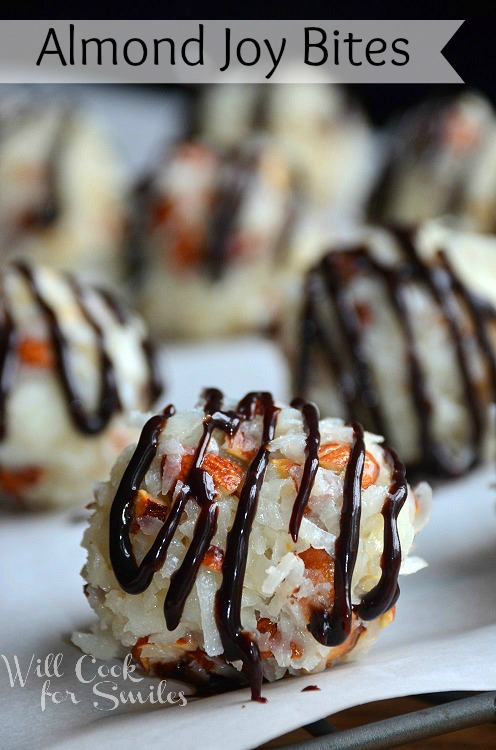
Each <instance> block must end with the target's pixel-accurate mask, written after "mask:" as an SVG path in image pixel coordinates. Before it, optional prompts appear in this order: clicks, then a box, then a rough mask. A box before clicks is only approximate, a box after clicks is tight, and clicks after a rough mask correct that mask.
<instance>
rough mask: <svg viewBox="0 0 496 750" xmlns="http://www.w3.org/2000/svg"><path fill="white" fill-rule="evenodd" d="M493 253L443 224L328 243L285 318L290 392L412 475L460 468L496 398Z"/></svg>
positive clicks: (479, 451) (479, 441)
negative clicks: (356, 430) (352, 425)
mask: <svg viewBox="0 0 496 750" xmlns="http://www.w3.org/2000/svg"><path fill="white" fill-rule="evenodd" d="M495 252H496V240H495V239H494V238H491V239H489V238H485V237H481V236H478V235H473V234H470V233H461V232H457V231H455V230H452V229H450V228H449V227H447V226H443V225H442V224H441V223H433V224H428V225H425V226H424V227H420V228H419V229H417V230H388V229H379V228H376V229H369V230H364V231H363V232H362V233H361V236H359V237H358V238H357V241H356V242H354V243H348V244H345V245H332V246H330V247H329V249H328V252H327V253H326V254H325V255H324V257H323V258H322V259H321V260H320V261H319V263H317V264H316V265H315V266H314V267H313V268H312V269H311V270H310V271H309V273H308V274H307V276H306V279H305V281H304V284H303V286H302V288H301V295H300V298H299V301H298V303H297V304H295V306H294V307H293V309H292V311H291V314H289V313H288V316H287V325H286V328H285V331H284V341H285V347H286V350H287V352H288V355H289V358H290V361H291V367H292V372H293V388H294V392H295V393H297V394H299V395H301V396H304V397H308V398H313V399H315V401H316V402H317V403H318V404H319V406H320V408H321V410H322V412H323V413H324V414H326V415H328V414H338V415H340V416H343V417H345V418H347V419H350V420H351V419H353V420H355V419H358V420H360V421H362V422H363V424H364V425H366V426H367V428H368V429H369V430H372V431H374V432H377V433H379V434H383V435H385V436H386V439H387V440H388V442H390V443H391V444H392V445H394V446H395V447H396V448H397V449H398V451H399V452H400V454H401V455H402V456H403V458H404V460H405V462H406V463H407V465H409V466H410V467H421V468H422V469H423V470H427V471H429V472H432V473H434V474H440V475H446V476H456V475H459V474H462V473H463V472H465V471H467V470H468V469H469V468H471V467H472V466H474V465H475V464H476V463H478V462H479V461H480V460H482V458H483V457H484V455H485V453H486V450H487V447H488V441H489V440H490V432H491V429H490V428H491V416H490V405H491V403H492V402H494V400H495V398H496V309H495V307H494V306H493V304H494V302H495V301H496V300H495V295H494V289H495V287H494V279H496V254H495ZM491 290H492V291H491ZM295 331H298V333H296V334H295Z"/></svg>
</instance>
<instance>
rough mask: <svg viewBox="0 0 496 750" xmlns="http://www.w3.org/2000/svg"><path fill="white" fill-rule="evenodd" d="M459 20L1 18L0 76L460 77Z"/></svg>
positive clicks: (50, 79)
mask: <svg viewBox="0 0 496 750" xmlns="http://www.w3.org/2000/svg"><path fill="white" fill-rule="evenodd" d="M462 23H463V21H453V20H444V21H379V20H373V21H342V20H339V21H72V22H71V21H1V23H0V83H34V82H39V83H66V82H72V83H92V82H99V83H110V82H116V83H221V82H226V83H227V82H229V83H282V82H286V83H291V82H296V81H298V82H313V81H322V82H335V81H337V82H340V83H463V81H462V79H461V78H460V76H459V75H458V74H457V73H456V71H455V70H454V69H453V68H452V67H451V65H450V64H449V63H448V61H447V60H446V59H445V58H444V57H443V55H442V53H441V50H442V49H443V47H444V46H445V45H446V44H447V43H448V41H449V40H450V38H451V37H452V36H453V34H455V32H456V31H457V30H458V29H459V28H460V26H461V25H462Z"/></svg>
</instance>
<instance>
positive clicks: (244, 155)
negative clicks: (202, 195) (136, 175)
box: [128, 139, 297, 282]
mask: <svg viewBox="0 0 496 750" xmlns="http://www.w3.org/2000/svg"><path fill="white" fill-rule="evenodd" d="M191 143H192V144H196V147H197V148H201V149H208V146H206V145H204V144H202V143H201V141H200V142H199V141H192V142H191ZM198 144H200V145H198ZM264 148H265V144H264V142H263V141H258V140H256V139H254V140H252V141H250V142H249V143H248V144H246V145H245V146H244V147H243V148H231V149H228V150H226V151H224V152H219V153H217V154H216V162H217V166H216V178H215V182H214V184H213V185H212V186H211V198H210V209H209V212H208V216H207V217H206V221H205V223H204V226H203V228H202V231H201V232H200V233H199V234H198V236H197V237H196V238H195V253H194V258H195V259H199V262H200V263H201V268H202V270H203V272H204V274H205V276H206V277H207V279H208V280H209V281H211V282H217V281H219V280H220V279H222V278H223V276H224V274H225V272H226V270H227V269H228V267H229V264H230V263H231V261H232V258H233V256H234V255H235V254H236V251H237V247H236V244H237V242H236V240H237V234H238V230H239V227H238V225H239V222H240V217H241V215H242V213H243V209H244V206H245V204H246V201H247V200H249V197H250V195H251V192H252V191H253V189H254V188H256V187H257V185H256V180H257V176H258V175H259V174H262V177H263V171H264V170H263V169H262V168H261V160H262V157H263V153H264V152H263V149H264ZM213 153H214V155H215V152H213ZM174 158H178V159H181V158H182V157H181V144H179V146H178V149H177V152H176V155H174V154H173V155H172V162H173V161H174ZM168 168H169V165H168V164H167V163H166V164H165V165H164V166H162V169H168ZM294 182H295V181H294V180H293V183H294ZM287 190H288V195H287V197H286V202H285V206H284V208H283V209H282V210H283V211H284V217H283V220H282V221H281V226H280V227H279V228H278V231H277V232H276V233H275V237H274V238H273V240H272V247H271V251H272V257H273V258H278V257H279V256H280V255H281V254H282V253H283V252H284V251H285V250H286V247H287V243H288V238H289V237H290V235H291V231H292V228H293V226H294V223H295V221H296V218H297V195H296V193H297V186H296V184H291V185H290V186H288V188H287ZM134 193H135V198H134V203H135V209H136V210H135V216H134V219H133V221H132V222H131V227H130V232H129V238H128V239H129V243H128V244H129V247H128V254H129V257H130V261H129V262H130V264H131V265H132V267H133V269H134V266H135V265H136V262H135V261H136V257H137V255H139V252H138V251H139V249H140V245H141V240H140V236H141V235H143V234H147V233H149V232H150V231H151V230H152V229H153V225H154V222H155V221H156V218H155V217H156V215H157V214H160V207H161V206H163V205H167V204H168V201H169V199H170V195H169V194H168V193H167V192H165V193H164V192H163V190H162V189H161V188H160V186H159V185H157V180H156V179H155V177H154V175H153V174H148V175H147V176H146V178H144V179H143V180H142V181H140V183H139V184H138V185H137V186H136V188H135V191H134ZM171 200H172V202H174V200H175V198H174V195H172V199H171ZM165 213H166V216H167V218H165V219H164V218H161V219H160V221H159V223H162V222H164V224H165V225H167V222H168V221H169V218H168V215H167V212H165ZM180 213H181V212H180ZM175 221H176V223H175V222H171V228H170V231H169V233H168V232H165V233H164V234H165V236H166V239H165V250H167V248H168V247H169V246H170V245H169V242H170V243H171V244H173V241H174V234H175V233H176V232H177V221H184V219H181V217H180V218H179V219H177V220H175ZM169 235H170V236H169ZM191 262H192V263H193V262H194V261H193V260H192V261H191Z"/></svg>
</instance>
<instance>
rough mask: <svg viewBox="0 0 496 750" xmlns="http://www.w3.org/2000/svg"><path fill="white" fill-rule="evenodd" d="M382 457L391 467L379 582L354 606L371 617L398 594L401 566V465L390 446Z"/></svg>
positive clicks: (403, 486) (405, 490)
mask: <svg viewBox="0 0 496 750" xmlns="http://www.w3.org/2000/svg"><path fill="white" fill-rule="evenodd" d="M384 452H385V454H386V458H387V460H388V462H389V464H390V466H391V467H392V477H391V484H390V486H389V490H388V494H387V498H386V500H385V502H384V505H383V506H382V511H381V512H382V517H383V518H384V551H383V553H382V557H381V570H382V573H381V577H380V580H379V583H377V585H376V586H374V588H373V589H372V590H371V591H369V592H368V593H367V594H365V596H364V597H363V599H362V601H361V603H360V604H359V606H358V608H357V614H358V616H359V617H361V618H362V620H375V618H376V617H380V615H382V614H383V613H384V612H387V610H388V609H390V608H391V607H392V606H393V605H394V604H395V603H396V601H397V599H398V597H399V595H400V588H399V586H398V575H399V572H400V566H401V544H400V537H399V534H398V516H399V514H400V511H401V509H402V507H403V506H404V504H405V502H406V498H407V496H408V487H407V484H406V477H405V467H404V465H403V463H402V462H401V461H400V459H399V458H398V454H397V453H396V451H394V450H393V449H392V448H388V447H387V446H386V447H385V448H384Z"/></svg>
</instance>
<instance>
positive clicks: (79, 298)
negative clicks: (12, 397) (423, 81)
mask: <svg viewBox="0 0 496 750" xmlns="http://www.w3.org/2000/svg"><path fill="white" fill-rule="evenodd" d="M11 268H12V271H14V272H16V273H17V274H19V276H21V278H22V279H23V280H24V282H25V283H26V284H27V286H28V288H29V291H30V293H31V295H32V297H33V299H34V301H35V303H36V305H37V307H38V309H39V311H40V314H41V316H42V318H43V320H44V322H45V324H46V326H47V329H48V336H49V339H50V342H51V345H52V348H53V352H54V357H55V374H56V375H57V376H58V379H59V382H60V386H61V389H62V392H63V394H64V397H65V403H66V406H67V410H68V412H69V416H70V418H71V420H72V422H73V424H74V427H75V428H76V429H77V430H79V431H80V432H82V433H84V434H87V435H95V434H98V433H100V432H101V431H102V430H104V429H105V427H106V426H107V425H108V423H109V421H110V419H111V418H112V417H113V416H114V414H116V413H117V412H118V411H120V410H121V408H122V405H121V402H120V398H119V391H118V388H117V382H116V373H115V367H114V363H113V360H112V357H111V355H110V353H109V352H108V351H107V348H106V345H105V337H104V332H103V329H102V327H101V326H100V324H99V323H98V321H97V320H96V318H95V317H94V316H93V314H92V312H91V310H90V307H89V305H88V304H87V303H86V302H85V299H84V292H83V289H82V287H80V285H79V283H78V282H77V281H76V280H75V279H74V278H73V277H72V276H70V275H66V276H65V277H64V279H65V281H66V283H67V285H68V286H69V288H70V289H71V292H72V295H73V300H74V303H75V304H76V305H77V307H78V310H79V312H80V314H81V316H82V317H83V319H84V321H85V323H86V325H87V326H89V327H90V328H91V330H92V331H93V333H94V335H95V340H96V347H97V358H98V377H99V386H98V398H97V405H96V407H95V409H94V411H88V410H87V409H86V408H85V405H84V400H83V398H82V396H81V393H80V392H79V389H78V385H77V382H76V379H75V377H74V375H73V372H72V368H71V364H70V343H69V342H68V340H67V338H66V336H65V334H64V332H63V329H62V326H61V324H60V320H59V316H58V314H57V311H56V310H55V309H54V308H53V307H52V306H51V305H50V304H49V303H48V302H47V300H46V299H45V298H44V296H43V293H42V291H41V289H40V286H39V284H38V281H37V278H36V271H35V270H34V269H33V268H31V267H30V266H29V265H28V264H27V263H24V262H21V261H18V262H16V263H13V264H12V266H11ZM8 272H9V271H8V270H7V271H6V272H4V274H3V276H2V286H1V289H0V304H1V317H2V320H1V322H0V439H1V438H3V437H5V434H6V428H7V427H6V424H5V413H6V402H7V399H8V396H9V393H10V390H11V388H12V386H13V362H14V360H15V359H16V343H17V331H16V326H15V322H14V319H13V316H12V313H11V310H10V305H9V299H8V291H7V290H6V288H5V279H6V274H7V273H8ZM93 292H94V293H95V294H96V295H97V296H99V297H100V299H102V300H103V302H104V303H105V304H106V306H107V308H108V309H109V311H110V313H111V314H112V315H113V317H114V318H115V319H116V322H117V323H119V324H120V325H124V323H125V318H124V313H123V311H122V310H121V308H120V305H119V303H117V301H116V300H114V298H113V297H112V296H111V295H110V294H108V293H107V292H106V293H104V294H102V293H101V291H99V290H98V289H94V290H93ZM126 320H127V318H126ZM142 349H143V356H144V359H145V362H146V366H147V370H148V376H147V380H146V389H145V393H144V400H145V405H146V406H151V405H152V403H153V402H154V401H155V400H156V398H158V395H159V394H160V393H161V391H162V383H161V380H160V377H159V374H158V370H157V365H156V357H155V354H154V351H153V347H152V344H151V342H150V340H149V339H148V338H147V337H145V338H144V339H143V341H142Z"/></svg>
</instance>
